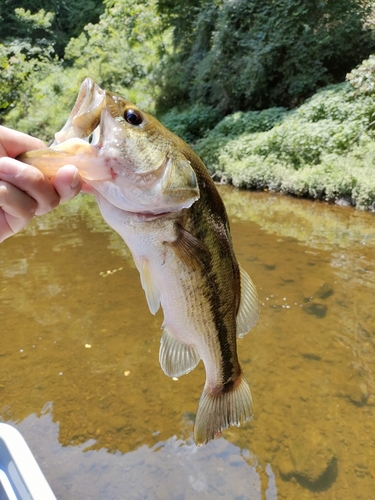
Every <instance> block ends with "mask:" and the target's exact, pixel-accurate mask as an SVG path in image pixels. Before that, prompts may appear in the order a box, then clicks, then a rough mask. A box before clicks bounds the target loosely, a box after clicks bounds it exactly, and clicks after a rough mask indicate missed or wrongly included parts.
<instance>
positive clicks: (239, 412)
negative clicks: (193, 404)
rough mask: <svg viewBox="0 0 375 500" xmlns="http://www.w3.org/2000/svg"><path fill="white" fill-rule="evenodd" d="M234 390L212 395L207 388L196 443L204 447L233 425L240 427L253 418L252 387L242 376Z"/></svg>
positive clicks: (197, 421)
mask: <svg viewBox="0 0 375 500" xmlns="http://www.w3.org/2000/svg"><path fill="white" fill-rule="evenodd" d="M239 377H240V380H239V383H238V381H237V383H236V384H234V386H233V388H232V390H230V391H226V392H225V391H222V392H221V393H220V394H217V395H212V394H210V392H209V391H208V390H207V388H206V387H205V388H204V389H203V393H202V396H201V399H200V401H199V405H198V411H197V415H196V417H195V424H194V441H195V444H196V445H197V446H202V445H203V444H205V443H207V442H208V441H210V440H211V439H214V438H215V436H218V435H220V434H221V431H223V430H224V429H227V428H228V427H229V426H231V425H236V426H237V427H239V426H240V424H241V423H244V422H247V421H248V420H250V419H251V417H252V416H253V413H254V412H253V400H252V397H251V392H250V387H249V385H248V383H247V382H246V380H245V378H244V377H243V376H242V374H241V375H240V376H239Z"/></svg>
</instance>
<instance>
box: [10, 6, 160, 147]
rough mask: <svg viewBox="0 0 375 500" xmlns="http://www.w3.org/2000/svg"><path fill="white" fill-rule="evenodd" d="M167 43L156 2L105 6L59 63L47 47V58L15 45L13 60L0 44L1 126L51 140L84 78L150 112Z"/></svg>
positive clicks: (11, 55)
mask: <svg viewBox="0 0 375 500" xmlns="http://www.w3.org/2000/svg"><path fill="white" fill-rule="evenodd" d="M168 40H169V38H168V33H166V32H164V31H162V30H161V21H160V19H159V18H158V17H157V16H156V6H155V1H154V2H152V1H151V2H146V1H145V0H144V1H143V2H140V1H137V2H135V1H134V0H116V1H107V2H106V11H105V13H104V14H103V15H102V16H101V19H100V21H99V23H97V24H88V25H87V26H86V28H85V30H84V32H83V33H81V34H80V35H79V36H78V37H77V38H73V39H72V40H71V41H70V43H69V44H68V46H67V48H66V53H65V60H64V61H62V60H58V59H56V58H55V59H53V57H52V56H53V49H52V47H50V49H51V54H50V55H49V57H47V50H46V49H44V51H43V50H42V49H40V50H41V52H40V53H38V54H36V53H35V47H33V46H32V45H31V44H28V45H27V50H28V53H27V54H26V53H25V42H24V43H23V45H20V43H19V42H18V43H14V44H13V45H12V47H13V49H12V50H13V52H14V51H15V50H16V49H17V50H18V52H17V57H16V58H15V57H14V54H13V53H10V49H9V47H8V48H6V47H5V46H4V47H5V48H4V51H5V52H4V56H3V53H2V52H1V46H0V63H2V62H3V63H4V69H5V67H6V72H5V71H3V72H2V73H1V74H0V84H2V85H0V89H1V90H0V110H1V107H2V108H3V109H4V112H3V122H4V124H6V125H8V126H12V127H15V128H19V129H21V130H23V131H25V132H28V133H32V134H34V135H37V136H38V137H40V138H42V139H44V140H50V139H51V138H52V137H53V134H54V133H55V132H56V131H57V130H58V129H59V128H60V127H61V124H62V123H63V122H64V121H65V120H66V118H67V117H68V115H69V112H70V109H71V107H72V105H73V103H74V99H75V97H76V95H77V92H78V89H79V86H80V84H81V82H82V80H83V79H84V78H85V77H86V76H90V77H91V78H93V79H94V80H95V81H96V82H97V83H98V84H99V85H101V86H102V87H103V88H106V89H111V90H112V91H115V92H118V93H120V94H122V95H124V96H125V97H127V98H128V99H130V100H132V101H134V102H137V104H139V105H140V106H141V107H143V108H146V109H149V110H152V108H153V103H154V100H155V97H156V95H157V92H158V90H159V88H158V86H157V83H156V78H157V77H156V72H157V71H158V68H160V64H161V63H162V59H163V53H164V52H165V50H166V48H165V47H166V46H167V44H168ZM14 47H15V48H14ZM20 47H21V48H20ZM7 51H8V52H7ZM33 51H34V52H33ZM30 55H32V56H33V57H30ZM17 61H20V64H18V63H17ZM16 63H17V64H16ZM8 82H9V83H8ZM5 84H6V85H5ZM3 89H4V90H3ZM10 89H12V92H13V93H12V92H10Z"/></svg>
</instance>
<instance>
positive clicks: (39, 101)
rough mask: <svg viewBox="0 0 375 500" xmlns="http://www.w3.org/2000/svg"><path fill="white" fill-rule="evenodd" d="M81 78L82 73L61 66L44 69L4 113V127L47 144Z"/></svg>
mask: <svg viewBox="0 0 375 500" xmlns="http://www.w3.org/2000/svg"><path fill="white" fill-rule="evenodd" d="M85 76H86V73H85V72H84V71H77V70H76V69H73V68H72V69H69V68H68V69H64V68H63V67H62V65H56V64H52V63H51V64H50V65H49V66H46V67H45V68H44V70H43V77H42V75H41V78H40V80H38V81H37V80H35V81H34V82H33V86H32V87H30V88H29V92H27V93H25V94H23V95H22V96H20V100H19V102H18V105H17V106H15V107H14V108H12V110H11V111H10V112H8V114H7V115H6V118H5V120H4V125H7V126H8V127H11V128H15V129H18V130H21V131H22V132H26V133H28V134H31V135H34V136H35V137H38V138H39V139H42V140H44V141H45V142H46V143H50V142H51V140H52V139H53V137H54V134H55V132H57V131H58V130H60V129H61V127H62V126H63V124H64V123H65V121H66V120H67V118H68V116H69V113H70V111H71V109H72V107H73V105H74V102H75V99H76V98H77V93H78V89H79V86H80V84H81V82H82V81H83V79H84V78H85Z"/></svg>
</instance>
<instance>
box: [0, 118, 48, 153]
mask: <svg viewBox="0 0 375 500" xmlns="http://www.w3.org/2000/svg"><path fill="white" fill-rule="evenodd" d="M45 147H46V145H45V144H44V142H43V141H41V140H40V139H36V138H35V137H31V136H30V135H27V134H24V133H22V132H18V130H12V129H10V128H7V127H3V126H2V125H0V158H1V157H2V156H10V157H11V158H15V157H16V156H18V155H20V154H21V153H25V152H26V151H30V150H31V149H40V148H45Z"/></svg>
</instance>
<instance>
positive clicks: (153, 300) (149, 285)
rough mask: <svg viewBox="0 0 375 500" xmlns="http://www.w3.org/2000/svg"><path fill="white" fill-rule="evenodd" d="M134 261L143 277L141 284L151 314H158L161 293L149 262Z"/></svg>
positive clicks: (142, 260)
mask: <svg viewBox="0 0 375 500" xmlns="http://www.w3.org/2000/svg"><path fill="white" fill-rule="evenodd" d="M134 261H135V264H136V266H137V268H138V271H139V274H140V276H141V284H142V288H143V290H144V291H145V294H146V300H147V304H148V307H149V309H150V312H151V313H152V314H156V313H157V311H158V309H159V307H160V291H159V289H158V287H157V285H156V282H155V280H154V279H153V277H152V273H151V271H150V268H149V264H148V261H147V260H146V259H134Z"/></svg>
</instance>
